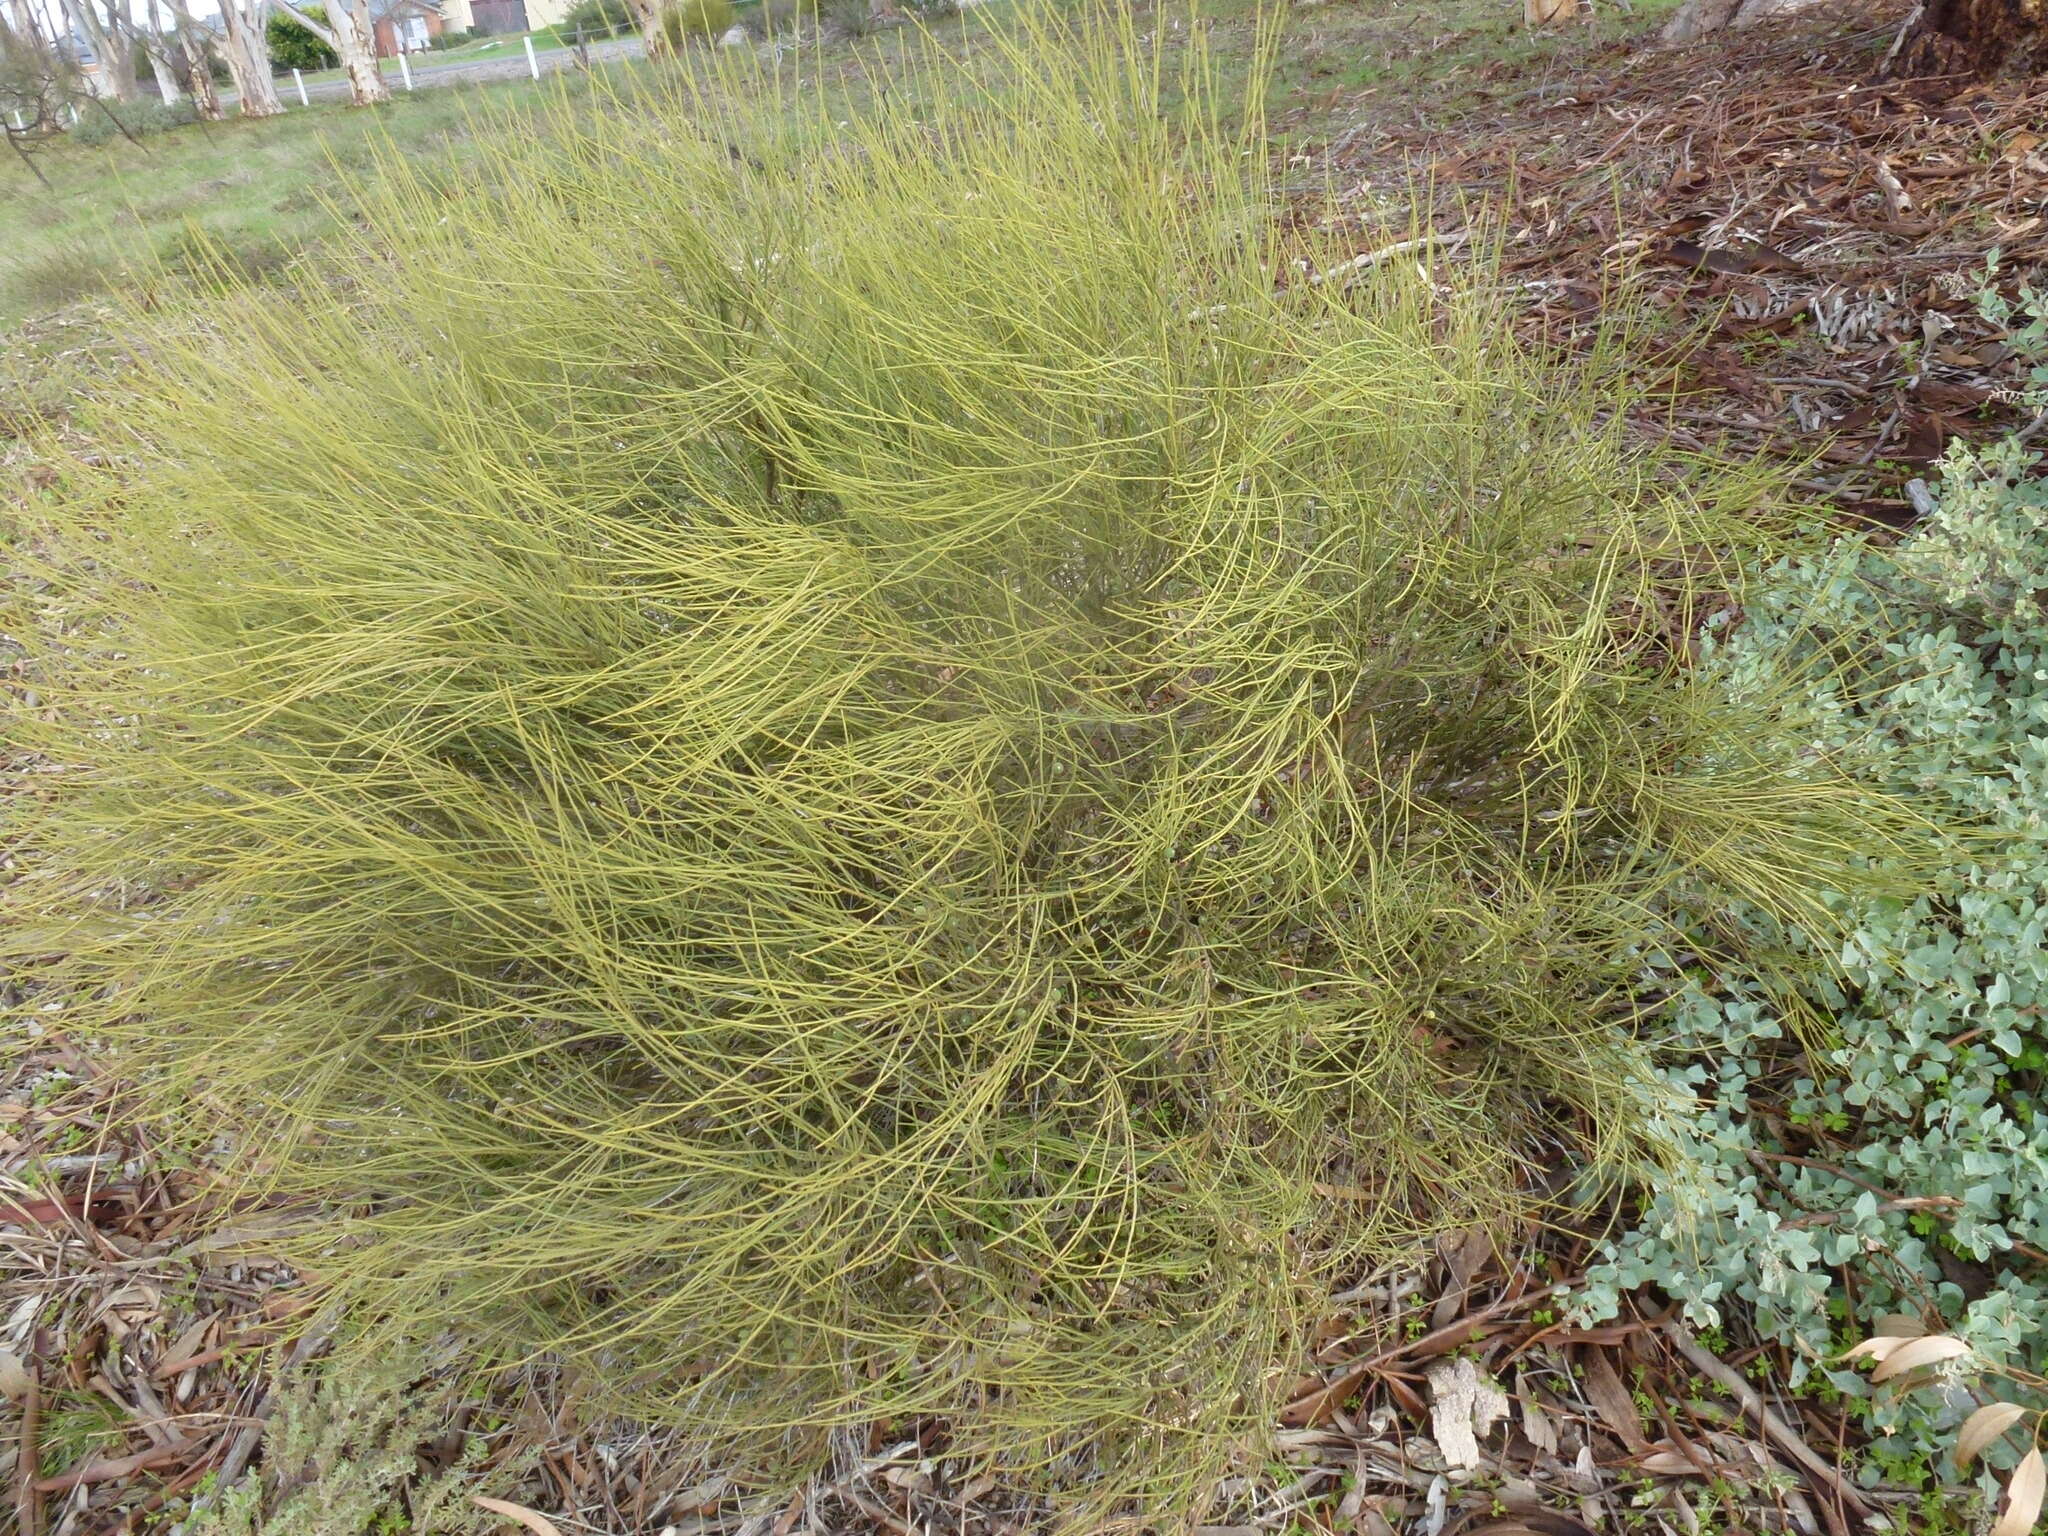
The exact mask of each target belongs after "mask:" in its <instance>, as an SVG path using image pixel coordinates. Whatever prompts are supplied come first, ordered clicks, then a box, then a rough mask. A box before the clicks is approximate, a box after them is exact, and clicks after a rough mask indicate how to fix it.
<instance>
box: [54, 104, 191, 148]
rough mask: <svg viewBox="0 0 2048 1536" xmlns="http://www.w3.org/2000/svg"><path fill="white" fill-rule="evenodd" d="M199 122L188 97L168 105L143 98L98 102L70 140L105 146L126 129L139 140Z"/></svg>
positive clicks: (86, 111) (80, 121) (86, 113)
mask: <svg viewBox="0 0 2048 1536" xmlns="http://www.w3.org/2000/svg"><path fill="white" fill-rule="evenodd" d="M197 121H198V114H197V113H196V112H195V111H194V110H193V107H192V100H191V98H190V97H188V96H180V97H179V98H178V99H177V100H175V101H168V102H167V101H162V100H159V99H157V98H155V97H144V98H142V99H141V100H139V101H122V102H112V101H110V102H99V101H95V102H92V103H90V104H89V105H88V106H87V108H86V110H85V111H84V112H83V113H82V114H81V115H80V117H79V119H78V123H77V125H76V126H75V127H73V128H72V130H71V140H72V142H73V143H74V144H104V143H106V142H107V141H108V140H109V139H118V138H119V137H121V130H122V129H124V128H125V129H127V130H128V132H129V133H130V134H131V135H133V136H134V137H136V138H138V139H139V138H144V137H146V136H148V135H149V134H153V133H164V132H167V131H169V130H170V129H172V128H184V127H188V126H190V125H191V124H192V123H195V122H197Z"/></svg>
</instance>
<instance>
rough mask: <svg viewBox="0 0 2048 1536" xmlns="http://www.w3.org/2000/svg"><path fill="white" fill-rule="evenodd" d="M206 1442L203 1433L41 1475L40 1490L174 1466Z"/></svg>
mask: <svg viewBox="0 0 2048 1536" xmlns="http://www.w3.org/2000/svg"><path fill="white" fill-rule="evenodd" d="M205 1443H206V1437H205V1436H203V1435H194V1436H192V1437H191V1438H190V1439H187V1440H180V1441H179V1442H178V1443H177V1444H176V1445H154V1446H151V1447H150V1448H149V1449H148V1450H146V1451H138V1452H136V1453H135V1454H134V1455H133V1456H111V1457H100V1458H96V1459H94V1460H92V1461H89V1462H87V1463H86V1464H85V1465H84V1466H82V1467H79V1468H76V1469H75V1470H73V1471H70V1472H60V1473H58V1474H57V1475H56V1476H55V1477H39V1478H37V1479H36V1480H35V1488H36V1491H37V1492H38V1493H68V1492H70V1491H71V1490H72V1489H73V1488H77V1487H79V1486H81V1485H83V1484H86V1483H114V1482H119V1481H120V1480H121V1479H122V1478H124V1477H130V1476H133V1475H134V1474H135V1473H137V1472H147V1471H149V1470H151V1469H152V1468H154V1467H163V1466H170V1465H172V1464H173V1463H175V1462H180V1461H183V1460H185V1458H186V1457H188V1456H189V1455H191V1454H192V1452H194V1451H196V1450H198V1449H199V1448H200V1447H201V1446H202V1445H204V1444H205Z"/></svg>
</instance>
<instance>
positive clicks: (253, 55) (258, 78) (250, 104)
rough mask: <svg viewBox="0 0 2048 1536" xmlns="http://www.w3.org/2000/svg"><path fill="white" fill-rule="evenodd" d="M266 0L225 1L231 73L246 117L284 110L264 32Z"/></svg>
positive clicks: (222, 10)
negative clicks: (272, 76) (279, 98)
mask: <svg viewBox="0 0 2048 1536" xmlns="http://www.w3.org/2000/svg"><path fill="white" fill-rule="evenodd" d="M263 11H264V7H263V4H262V0H221V7H220V16H221V21H222V22H223V23H224V29H225V31H226V33H227V49H226V52H227V60H228V73H229V74H230V75H232V76H234V80H235V94H236V95H238V96H240V97H241V98H242V116H244V117H276V116H278V115H279V114H280V113H282V112H283V111H284V103H283V102H281V101H279V100H278V99H277V85H276V82H274V81H273V80H272V79H271V78H270V42H269V40H268V39H267V38H265V37H264V35H263Z"/></svg>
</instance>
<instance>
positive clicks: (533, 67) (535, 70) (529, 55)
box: [521, 32, 540, 80]
mask: <svg viewBox="0 0 2048 1536" xmlns="http://www.w3.org/2000/svg"><path fill="white" fill-rule="evenodd" d="M521 41H523V42H524V43H525V44H526V72H527V73H528V74H530V75H532V76H533V78H534V79H536V80H538V79H539V78H540V60H539V59H536V58H535V57H534V56H533V34H532V33H531V32H529V33H527V34H526V36H525V37H524V38H523V39H521Z"/></svg>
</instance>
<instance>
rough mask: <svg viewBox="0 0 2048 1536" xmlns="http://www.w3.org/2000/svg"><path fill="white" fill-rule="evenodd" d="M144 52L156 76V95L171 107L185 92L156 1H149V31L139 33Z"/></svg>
mask: <svg viewBox="0 0 2048 1536" xmlns="http://www.w3.org/2000/svg"><path fill="white" fill-rule="evenodd" d="M138 35H139V41H140V42H141V44H142V51H143V52H144V53H145V54H146V55H148V57H149V71H150V73H151V74H153V75H155V76H156V93H157V95H159V96H161V97H163V99H164V105H165V106H169V105H170V104H171V103H172V102H174V101H176V100H177V99H178V98H179V97H180V96H182V95H184V94H185V93H184V90H183V88H182V87H180V86H179V84H178V72H177V70H175V69H173V68H172V67H171V39H170V35H169V34H168V33H167V32H165V31H164V18H163V12H162V10H161V9H160V8H159V7H158V5H157V3H156V0H149V30H148V31H147V32H139V30H138Z"/></svg>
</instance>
